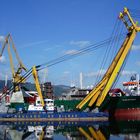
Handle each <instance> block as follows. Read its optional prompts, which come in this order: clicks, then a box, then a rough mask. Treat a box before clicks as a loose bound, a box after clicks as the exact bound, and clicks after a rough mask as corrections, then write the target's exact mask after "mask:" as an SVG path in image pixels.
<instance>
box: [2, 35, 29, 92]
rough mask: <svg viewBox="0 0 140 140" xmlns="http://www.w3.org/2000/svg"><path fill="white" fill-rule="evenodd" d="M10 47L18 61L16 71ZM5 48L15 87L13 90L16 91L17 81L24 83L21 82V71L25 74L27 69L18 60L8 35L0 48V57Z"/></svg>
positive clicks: (10, 37)
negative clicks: (0, 48)
mask: <svg viewBox="0 0 140 140" xmlns="http://www.w3.org/2000/svg"><path fill="white" fill-rule="evenodd" d="M11 45H12V48H13V50H14V53H15V55H16V59H17V61H18V64H19V66H18V68H17V70H16V71H15V69H14V63H13V57H12V53H11V50H10V46H11ZM6 46H7V48H8V55H9V60H10V67H11V71H12V78H13V84H14V85H16V86H15V89H14V90H15V91H18V90H19V88H18V86H17V83H19V81H22V83H23V82H25V79H24V80H23V79H22V78H23V77H22V76H21V73H22V70H24V71H25V72H27V69H26V67H25V66H24V65H23V63H22V61H21V60H20V58H19V56H18V53H17V50H16V48H15V45H14V42H13V39H12V36H11V35H10V34H8V35H7V36H6V38H5V41H4V43H3V46H2V50H1V52H0V57H1V56H2V55H3V52H4V49H5V48H6ZM21 79H22V80H21Z"/></svg>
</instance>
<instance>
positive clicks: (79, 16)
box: [0, 0, 140, 86]
mask: <svg viewBox="0 0 140 140" xmlns="http://www.w3.org/2000/svg"><path fill="white" fill-rule="evenodd" d="M0 2H1V4H0V40H2V39H3V36H6V35H7V34H8V33H11V35H12V37H13V40H14V43H15V46H16V48H17V51H18V53H19V56H20V58H21V60H22V61H23V63H24V65H25V66H26V67H27V68H31V67H32V66H33V65H38V64H42V63H45V62H48V61H49V60H52V59H54V58H57V57H60V56H63V55H64V54H70V53H73V52H75V51H76V50H78V49H81V48H82V47H86V46H88V45H90V44H94V43H96V42H100V41H102V40H104V39H107V38H109V37H110V35H111V33H112V30H113V26H114V24H115V21H116V18H117V17H118V15H119V12H120V11H122V10H123V7H125V6H126V7H128V8H130V9H138V10H140V1H139V0H102V1H101V0H100V1H99V0H0ZM134 46H135V47H134V49H133V50H132V52H131V53H130V56H129V58H128V60H127V64H126V67H125V69H124V75H125V78H126V75H127V76H128V75H129V74H130V73H134V72H136V73H140V55H139V54H140V35H138V36H137V39H136V40H135V42H134ZM0 47H1V46H0ZM13 55H14V54H13ZM102 55H103V50H100V51H97V52H93V53H89V54H86V55H83V56H79V57H77V58H74V59H72V60H69V61H66V62H63V63H61V64H58V65H55V66H53V67H50V68H48V70H47V71H48V72H47V74H44V73H45V72H44V71H42V73H43V75H44V76H45V75H46V76H45V77H42V74H41V81H42V80H43V79H45V80H49V81H52V82H53V83H54V84H66V85H70V84H75V85H77V86H78V85H79V82H78V81H79V73H80V72H83V75H84V79H83V82H84V86H87V85H92V84H93V82H94V81H95V76H96V75H97V73H98V71H99V68H100V66H99V65H100V61H101V60H100V57H101V56H102ZM0 67H1V73H0V79H3V78H4V75H5V74H6V73H7V74H9V72H10V64H9V59H8V56H7V50H5V52H4V58H3V59H2V62H1V63H0ZM102 71H103V73H104V71H105V69H103V70H102ZM122 77H124V76H122ZM128 77H129V76H128ZM128 77H127V79H128ZM125 80H126V79H125ZM122 81H123V80H122Z"/></svg>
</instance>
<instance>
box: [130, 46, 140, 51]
mask: <svg viewBox="0 0 140 140" xmlns="http://www.w3.org/2000/svg"><path fill="white" fill-rule="evenodd" d="M132 50H133V51H137V50H140V45H133V46H132Z"/></svg>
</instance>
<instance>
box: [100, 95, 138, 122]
mask: <svg viewBox="0 0 140 140" xmlns="http://www.w3.org/2000/svg"><path fill="white" fill-rule="evenodd" d="M105 107H106V108H105ZM103 109H104V110H107V111H108V112H109V114H110V118H114V119H115V120H140V96H122V97H108V99H107V100H106V102H105V104H104V108H103Z"/></svg>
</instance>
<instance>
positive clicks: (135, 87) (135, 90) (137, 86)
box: [123, 81, 140, 96]
mask: <svg viewBox="0 0 140 140" xmlns="http://www.w3.org/2000/svg"><path fill="white" fill-rule="evenodd" d="M123 87H124V88H123V91H124V92H125V93H126V96H140V83H139V82H137V81H129V82H123Z"/></svg>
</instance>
